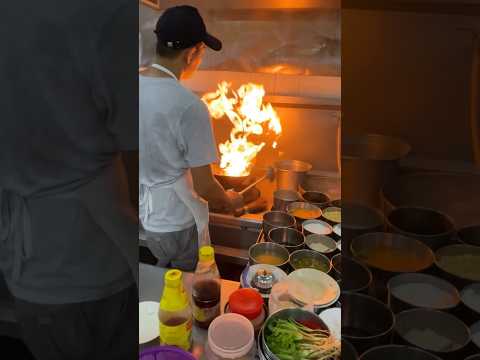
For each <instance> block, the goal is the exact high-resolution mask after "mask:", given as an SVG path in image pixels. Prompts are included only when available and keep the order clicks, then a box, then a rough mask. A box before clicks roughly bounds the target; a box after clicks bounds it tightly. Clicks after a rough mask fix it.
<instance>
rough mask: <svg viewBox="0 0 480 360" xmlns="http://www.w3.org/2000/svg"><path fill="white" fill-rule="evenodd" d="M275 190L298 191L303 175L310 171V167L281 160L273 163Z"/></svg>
mask: <svg viewBox="0 0 480 360" xmlns="http://www.w3.org/2000/svg"><path fill="white" fill-rule="evenodd" d="M275 168H276V177H277V190H280V189H284V190H293V191H298V189H299V186H300V185H301V184H302V182H303V179H304V178H305V175H306V174H307V173H308V172H309V171H310V170H312V165H310V164H309V163H306V162H303V161H299V160H283V161H278V162H277V163H275Z"/></svg>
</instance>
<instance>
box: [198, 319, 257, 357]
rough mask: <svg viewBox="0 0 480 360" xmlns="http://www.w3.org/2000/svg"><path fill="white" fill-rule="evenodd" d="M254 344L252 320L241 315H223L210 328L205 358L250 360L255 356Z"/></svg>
mask: <svg viewBox="0 0 480 360" xmlns="http://www.w3.org/2000/svg"><path fill="white" fill-rule="evenodd" d="M254 344H255V334H254V329H253V325H252V323H251V322H250V320H248V319H247V318H246V317H245V316H242V315H239V314H233V313H229V314H223V315H221V316H219V317H217V318H216V319H215V320H213V322H212V323H211V324H210V327H209V328H208V340H207V345H206V347H205V356H206V358H207V360H227V359H232V360H250V359H252V358H253V357H254V354H255V349H254Z"/></svg>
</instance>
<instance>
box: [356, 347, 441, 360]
mask: <svg viewBox="0 0 480 360" xmlns="http://www.w3.org/2000/svg"><path fill="white" fill-rule="evenodd" d="M383 349H405V350H411V351H413V352H417V353H421V354H424V355H429V356H430V357H431V358H432V360H442V359H440V358H439V357H438V356H436V355H434V354H431V353H429V352H428V351H425V350H423V349H419V348H417V347H413V346H408V345H396V344H389V345H380V346H375V347H373V348H371V349H368V350H367V351H365V352H364V353H363V354H362V355H361V356H360V360H362V359H364V358H365V356H366V355H368V354H369V353H372V352H375V351H378V350H383Z"/></svg>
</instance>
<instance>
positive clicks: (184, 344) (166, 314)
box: [158, 270, 192, 350]
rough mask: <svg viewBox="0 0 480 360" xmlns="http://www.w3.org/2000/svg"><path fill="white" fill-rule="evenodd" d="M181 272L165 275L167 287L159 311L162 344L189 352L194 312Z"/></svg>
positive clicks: (175, 271)
mask: <svg viewBox="0 0 480 360" xmlns="http://www.w3.org/2000/svg"><path fill="white" fill-rule="evenodd" d="M182 278H183V274H182V272H181V271H180V270H169V271H167V273H166V274H165V286H164V288H163V294H162V298H161V300H160V307H159V311H158V319H159V323H160V324H159V334H160V344H162V345H172V346H177V347H179V348H182V349H183V350H189V349H190V347H191V346H192V310H191V308H190V303H189V301H188V296H187V293H186V292H185V288H184V287H183V282H182Z"/></svg>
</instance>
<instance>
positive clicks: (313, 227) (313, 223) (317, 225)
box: [302, 220, 333, 236]
mask: <svg viewBox="0 0 480 360" xmlns="http://www.w3.org/2000/svg"><path fill="white" fill-rule="evenodd" d="M302 227H303V233H304V234H305V236H308V235H311V234H315V235H326V236H329V235H331V234H332V233H333V228H332V226H331V225H330V224H328V223H326V222H325V221H322V220H306V221H304V222H303V224H302Z"/></svg>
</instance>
